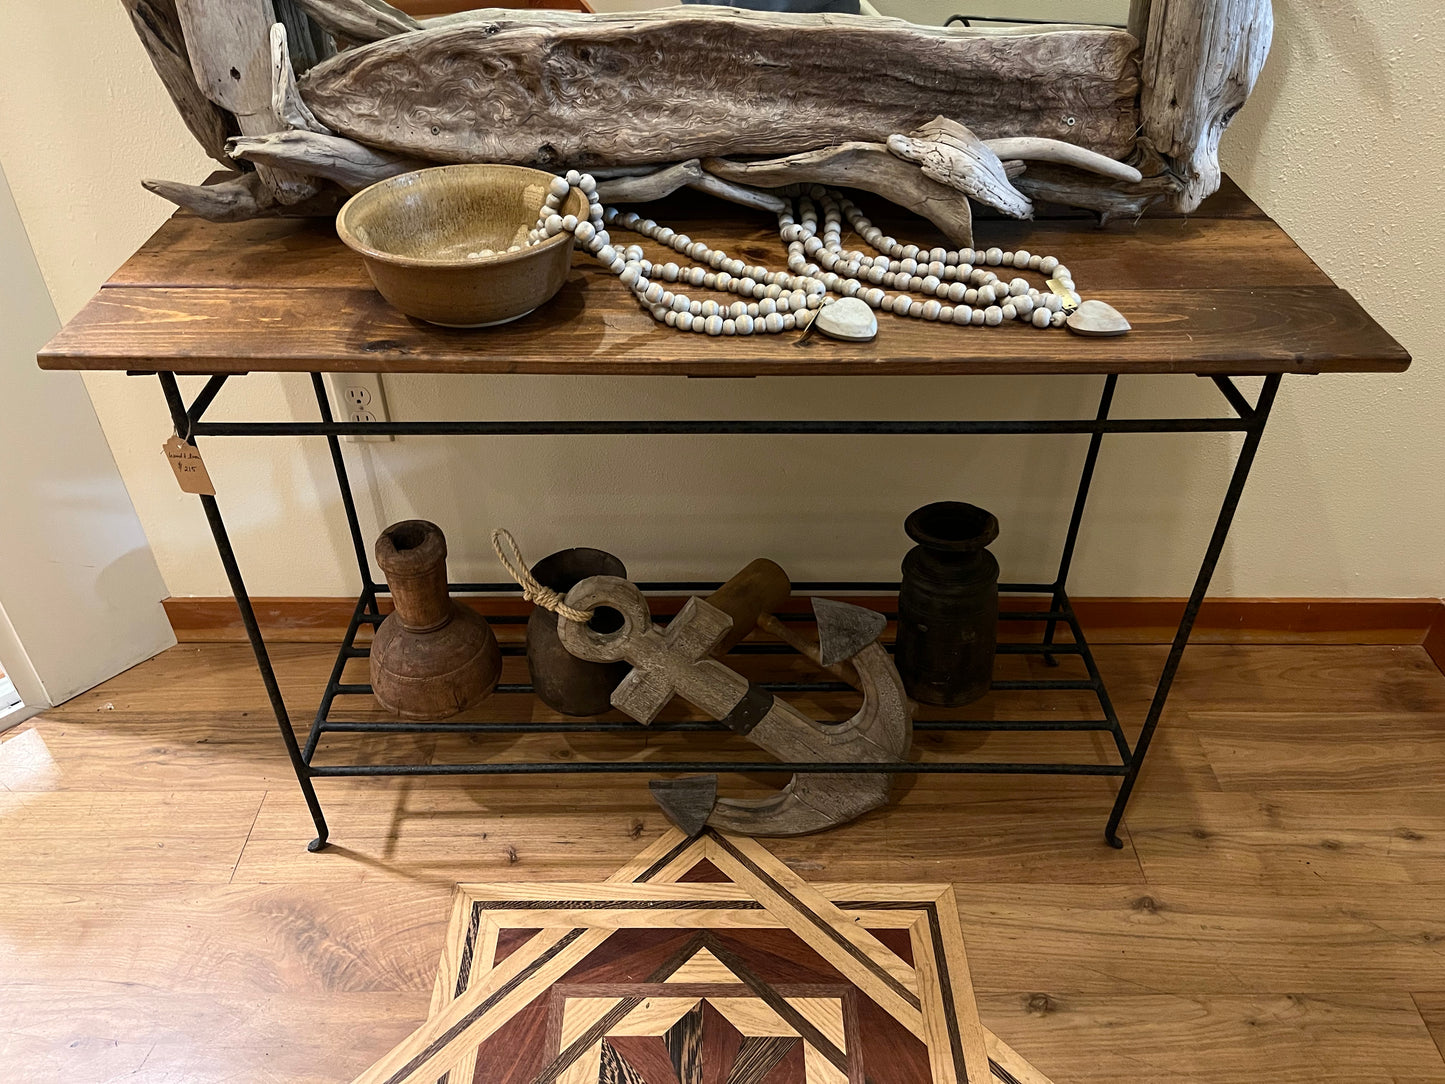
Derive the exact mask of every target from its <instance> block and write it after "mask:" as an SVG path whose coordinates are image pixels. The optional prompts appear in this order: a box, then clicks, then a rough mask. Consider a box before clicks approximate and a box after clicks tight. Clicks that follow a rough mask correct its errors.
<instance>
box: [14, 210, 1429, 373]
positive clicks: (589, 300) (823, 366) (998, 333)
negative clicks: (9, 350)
mask: <svg viewBox="0 0 1445 1084" xmlns="http://www.w3.org/2000/svg"><path fill="white" fill-rule="evenodd" d="M860 206H862V207H863V209H864V211H865V213H874V212H878V213H877V214H876V216H875V218H876V221H877V222H878V223H879V225H880V226H882V227H883V228H884V229H886V230H889V231H891V232H893V233H894V235H895V236H897V237H899V238H907V239H908V240H909V241H910V242H915V243H927V244H929V245H932V244H935V243H940V242H941V238H940V237H939V236H938V235H937V234H936V232H934V231H933V230H932V229H931V227H929V226H927V224H926V223H924V222H923V221H922V220H921V219H915V218H912V217H911V216H907V215H904V214H902V213H900V214H898V215H891V214H885V213H882V212H883V211H884V209H885V207H886V205H884V204H883V202H882V201H881V200H879V199H877V198H873V197H867V196H866V194H865V196H864V197H861V198H860ZM646 213H648V214H650V215H652V216H653V217H655V218H656V219H657V220H658V221H659V222H663V223H665V224H668V225H671V226H673V227H674V228H675V229H678V230H679V231H685V232H687V233H688V234H690V235H691V236H693V237H698V238H703V239H705V240H707V241H708V243H709V244H712V245H713V246H714V247H721V248H723V249H724V250H726V251H727V252H728V253H729V254H731V255H734V256H736V257H737V258H740V259H744V260H748V261H751V262H755V263H761V264H764V265H766V266H769V267H774V268H782V267H783V266H784V264H785V260H784V247H783V245H782V243H781V242H780V241H779V239H778V236H777V232H776V228H775V226H776V224H775V223H774V222H773V221H772V220H771V217H770V216H768V215H766V214H763V213H759V212H755V211H746V210H744V209H742V208H738V207H735V206H733V205H731V204H727V203H723V202H721V201H719V200H715V199H710V198H704V197H699V196H694V195H690V194H689V195H686V196H681V197H673V198H671V199H669V200H666V201H663V202H661V203H658V204H651V205H648V206H647V208H646ZM624 238H625V239H626V240H627V241H628V242H629V243H630V242H632V241H635V240H640V238H637V237H636V235H634V234H630V233H625V232H622V231H618V239H619V240H622V239H624ZM975 242H976V244H978V245H980V246H984V245H997V246H999V247H1001V248H1004V249H1018V248H1026V249H1028V250H1029V251H1030V252H1037V253H1041V254H1045V255H1055V256H1058V257H1059V258H1060V259H1061V260H1062V261H1063V262H1064V263H1066V264H1067V265H1068V266H1069V267H1070V268H1071V269H1072V270H1073V272H1074V277H1075V281H1076V282H1077V283H1078V284H1079V289H1080V291H1081V292H1082V294H1083V295H1084V296H1085V297H1097V298H1099V299H1101V300H1105V301H1108V302H1110V303H1112V304H1113V305H1115V306H1116V307H1117V308H1118V309H1119V310H1120V311H1122V312H1123V313H1124V314H1125V316H1126V317H1127V318H1128V319H1129V320H1130V321H1131V322H1132V324H1133V325H1134V330H1133V331H1132V332H1131V333H1130V334H1128V335H1126V336H1124V337H1123V338H1117V339H1087V338H1082V337H1079V336H1076V335H1072V334H1069V333H1066V332H1062V331H1039V330H1038V329H1036V328H1032V327H1027V326H1024V325H1022V324H1011V325H1008V326H1005V327H1001V328H965V327H955V326H952V325H947V326H940V325H937V324H930V323H925V322H923V321H920V320H911V319H907V318H904V317H899V316H895V315H893V314H891V313H889V314H884V315H881V316H880V318H879V324H880V332H879V335H878V338H877V339H876V340H875V341H874V342H871V343H840V342H832V341H828V340H825V339H823V338H822V337H821V336H812V337H810V338H809V340H808V341H807V342H806V343H805V344H803V345H802V346H798V345H796V340H797V338H798V336H797V335H795V334H787V335H768V336H750V337H746V338H710V337H708V336H705V335H696V334H686V333H682V332H677V331H673V330H670V329H667V328H664V327H662V326H660V325H658V324H656V323H655V322H654V321H653V319H652V317H651V316H650V315H649V314H648V313H646V312H645V311H644V310H643V309H642V308H641V306H640V305H639V304H638V303H637V301H636V300H635V299H634V298H633V297H632V295H631V294H630V292H629V291H627V290H626V289H625V288H624V287H623V286H622V285H621V284H620V283H619V282H618V281H617V280H616V279H615V278H613V277H611V276H610V275H607V274H605V273H604V272H603V271H602V269H601V268H600V267H599V266H598V265H597V264H596V263H595V262H593V261H592V260H591V259H589V258H586V257H583V256H581V255H579V256H578V257H577V259H576V261H575V265H574V267H573V270H572V273H571V275H570V277H569V278H568V281H567V283H566V285H564V286H563V288H562V290H561V292H560V293H559V294H558V295H557V296H556V297H555V298H554V299H553V300H552V301H551V302H549V303H548V304H547V305H544V306H543V307H541V308H540V309H538V310H537V311H536V312H534V313H533V314H531V315H530V316H527V317H525V318H524V319H522V320H519V321H517V322H516V323H513V324H510V325H508V326H505V327H501V328H493V329H488V330H486V331H453V330H446V329H442V328H437V327H433V326H430V325H427V324H423V323H420V322H418V321H414V320H411V319H408V318H407V317H405V316H403V315H402V314H401V313H399V312H397V311H396V310H395V309H393V308H392V307H391V306H390V305H388V304H387V303H386V301H385V300H383V299H382V298H381V297H380V295H378V294H377V293H376V292H375V291H374V290H373V289H372V288H371V284H370V282H369V280H368V278H367V275H366V271H365V269H364V268H363V266H362V264H361V260H360V258H359V257H357V256H356V255H355V254H353V253H352V252H350V251H349V250H348V249H346V248H345V247H343V246H342V245H341V243H340V242H339V241H338V240H337V239H336V236H335V232H334V230H333V228H332V223H331V222H330V221H329V220H312V221H294V220H261V221H253V222H246V223H238V224H226V225H220V224H214V223H209V222H205V221H203V220H201V219H198V218H195V217H192V216H189V215H186V214H179V213H178V214H176V215H175V216H174V217H172V218H171V219H170V220H168V221H167V222H166V223H165V224H164V225H162V226H161V228H160V229H159V230H158V231H157V232H156V234H155V235H154V236H153V237H152V238H151V239H150V240H149V241H147V242H146V243H145V245H143V246H142V247H141V249H140V251H138V252H137V253H136V254H135V255H134V256H132V257H131V259H129V260H128V261H127V262H126V263H125V265H124V266H122V267H121V268H120V270H118V271H117V272H116V273H115V274H114V275H113V276H112V277H111V278H110V280H109V281H108V282H107V283H106V284H105V285H104V287H102V288H101V290H100V291H99V292H98V293H97V294H96V295H95V297H94V298H93V299H92V300H91V301H90V302H89V303H88V304H87V305H86V306H85V308H84V309H82V310H81V312H80V313H79V314H78V315H77V316H76V317H75V319H73V320H71V321H70V323H69V324H68V325H66V327H65V328H64V329H63V330H62V331H61V332H60V334H59V335H58V336H56V338H55V339H54V340H52V341H51V342H50V343H49V344H48V345H47V346H46V347H45V348H44V349H43V350H42V351H41V354H40V364H41V366H42V368H47V369H111V370H115V369H119V370H146V371H150V370H169V371H173V372H177V373H242V372H260V371H266V372H310V371H327V372H383V373H405V372H422V373H553V374H558V373H566V374H587V375H648V374H656V375H672V376H679V375H685V376H694V377H751V376H828V375H900V376H902V375H944V374H974V375H985V374H1029V373H1060V374H1082V373H1121V374H1130V373H1197V374H1231V375H1246V374H1263V373H1326V372H1398V371H1401V370H1403V369H1405V368H1406V367H1408V365H1409V363H1410V357H1409V355H1408V354H1407V353H1406V352H1405V350H1404V348H1402V347H1401V346H1400V345H1399V344H1398V343H1397V342H1396V341H1395V340H1394V339H1393V338H1391V337H1390V335H1389V334H1387V333H1386V332H1385V331H1384V329H1382V328H1381V327H1380V326H1379V325H1378V324H1377V323H1375V321H1374V320H1373V319H1372V318H1371V317H1370V316H1369V314H1368V313H1366V312H1365V311H1364V309H1362V308H1361V307H1360V305H1359V304H1358V302H1356V301H1355V300H1354V299H1353V298H1352V297H1351V296H1350V295H1349V294H1348V293H1347V292H1345V291H1344V290H1342V289H1340V288H1339V287H1337V286H1336V285H1335V284H1334V283H1333V282H1331V281H1330V279H1329V277H1328V276H1327V275H1326V274H1325V273H1324V272H1323V271H1321V270H1320V269H1319V268H1318V267H1317V266H1315V264H1314V262H1313V261H1312V260H1310V258H1309V257H1308V256H1307V255H1305V253H1304V252H1303V251H1302V250H1301V249H1300V248H1299V246H1298V245H1296V244H1295V243H1294V242H1293V241H1292V240H1291V239H1290V237H1289V235H1288V234H1286V233H1285V232H1284V230H1283V229H1281V228H1280V227H1279V226H1278V225H1277V224H1276V223H1275V222H1274V221H1273V220H1271V219H1270V218H1269V217H1268V216H1267V215H1266V214H1265V213H1264V212H1263V211H1261V210H1260V209H1259V208H1258V207H1257V206H1256V205H1255V204H1254V203H1253V202H1252V201H1251V200H1250V199H1249V198H1248V197H1247V196H1245V195H1244V193H1243V192H1241V191H1240V190H1239V189H1238V188H1237V187H1236V186H1235V185H1233V184H1232V183H1229V182H1226V185H1225V187H1224V188H1223V189H1222V190H1221V191H1220V193H1218V194H1217V195H1216V196H1214V197H1213V198H1211V199H1210V200H1209V201H1208V202H1206V203H1205V205H1204V206H1203V207H1202V208H1201V209H1200V210H1199V211H1198V212H1196V213H1195V214H1193V215H1192V216H1189V217H1187V218H1181V217H1146V218H1144V219H1142V220H1141V221H1139V222H1137V223H1134V222H1117V223H1113V224H1111V225H1110V226H1108V227H1104V228H1099V227H1097V226H1096V225H1095V224H1094V223H1093V221H1092V219H1089V218H1085V217H1078V216H1060V217H1040V219H1038V220H1036V221H1032V222H1015V221H1006V220H1000V219H980V220H979V221H978V222H977V223H976V224H975ZM643 247H644V248H645V249H647V250H648V255H649V256H650V257H655V256H656V255H657V254H658V252H659V246H656V245H654V244H652V243H651V242H648V243H646V244H644V246H643ZM1034 277H1037V276H1036V275H1035V276H1034ZM695 292H696V293H698V294H699V296H706V295H705V294H703V293H702V292H701V291H695Z"/></svg>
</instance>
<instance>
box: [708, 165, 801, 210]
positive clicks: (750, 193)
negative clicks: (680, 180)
mask: <svg viewBox="0 0 1445 1084" xmlns="http://www.w3.org/2000/svg"><path fill="white" fill-rule="evenodd" d="M688 187H689V188H693V189H696V190H697V191H699V192H706V193H707V194H708V195H710V196H716V197H717V198H718V199H725V200H727V201H728V202H729V203H736V204H739V205H740V206H743V207H753V208H756V209H757V210H759V211H771V212H773V214H781V213H782V212H783V211H786V210H787V209H788V201H787V200H785V199H783V198H782V197H781V196H775V195H773V193H771V192H760V191H758V190H757V189H756V188H749V187H748V186H747V185H745V184H734V183H733V182H732V181H725V180H723V179H722V178H721V177H714V176H713V175H712V174H711V173H708V172H706V171H704V173H703V175H702V176H701V177H699V178H698V179H697V180H695V181H693V182H692V183H691V184H690V185H688Z"/></svg>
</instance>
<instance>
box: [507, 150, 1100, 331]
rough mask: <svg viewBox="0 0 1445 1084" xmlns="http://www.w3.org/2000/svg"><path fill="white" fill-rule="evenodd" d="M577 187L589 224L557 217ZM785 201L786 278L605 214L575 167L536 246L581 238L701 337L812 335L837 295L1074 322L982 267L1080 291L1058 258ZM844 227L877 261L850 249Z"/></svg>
mask: <svg viewBox="0 0 1445 1084" xmlns="http://www.w3.org/2000/svg"><path fill="white" fill-rule="evenodd" d="M573 189H577V190H579V191H581V192H582V193H583V194H585V195H586V196H587V200H588V214H587V218H586V219H581V220H579V219H578V218H577V217H576V216H575V215H570V214H569V215H564V214H562V213H561V209H562V206H563V204H564V203H565V201H566V199H567V197H568V196H569V195H570V194H571V192H572V190H573ZM781 194H782V195H783V196H785V197H786V198H787V200H788V207H787V209H786V210H784V211H782V212H780V213H779V214H778V233H779V236H780V237H781V238H782V240H783V242H784V243H785V244H786V245H787V246H788V270H787V271H770V270H768V269H767V268H766V267H760V266H753V265H750V264H747V263H744V262H743V261H742V260H738V259H734V258H732V257H730V256H728V254H727V253H725V252H723V251H722V250H721V249H715V248H711V247H709V246H708V245H706V244H704V243H703V242H701V241H694V240H693V239H692V238H690V237H688V236H687V235H686V234H682V233H676V232H675V231H673V230H671V229H669V228H668V227H666V226H659V225H658V224H657V223H656V222H654V221H653V220H652V219H650V218H644V217H642V216H641V215H639V214H638V213H637V212H636V211H626V212H619V211H618V210H617V209H616V208H612V207H603V206H602V200H601V198H600V197H599V196H598V194H597V182H596V180H595V179H593V177H591V176H590V175H589V174H585V173H579V172H578V171H577V170H570V171H569V172H568V173H567V174H566V176H565V177H554V178H553V179H552V183H551V187H550V188H549V189H548V192H547V199H546V202H545V204H544V206H543V208H542V212H541V214H540V215H539V217H538V219H537V224H536V226H534V227H533V229H532V231H531V233H530V234H529V235H528V243H529V244H536V243H538V242H540V241H543V240H545V239H547V238H548V237H555V236H556V235H557V234H559V233H564V232H565V233H571V234H573V236H574V237H576V239H577V244H578V245H580V246H581V247H582V249H583V250H584V251H586V252H588V253H590V254H591V255H592V256H593V257H594V258H596V259H597V261H598V262H599V263H601V264H602V266H603V267H605V268H607V269H608V270H609V271H611V272H612V273H613V274H614V275H616V276H617V277H618V278H619V279H620V280H621V281H622V284H623V285H624V286H626V287H627V288H628V289H630V290H631V291H632V292H633V293H634V294H635V295H636V296H637V298H638V300H639V301H640V302H641V303H642V305H643V307H644V308H646V309H647V310H648V311H649V312H650V313H651V314H652V316H653V318H654V319H655V320H657V321H658V322H659V323H664V324H666V325H667V326H668V327H675V328H677V329H678V330H679V331H693V332H698V333H700V334H705V335H760V334H774V335H775V334H778V333H780V332H784V331H792V330H794V329H798V328H806V327H807V326H808V325H809V324H810V323H811V322H812V320H813V316H814V314H815V313H816V312H817V310H818V309H820V308H822V307H823V306H824V305H826V304H828V303H829V302H830V300H831V299H830V297H829V295H830V294H837V295H839V296H840V297H856V298H858V299H860V300H861V301H863V302H864V303H866V304H867V305H868V306H869V307H871V308H874V309H877V310H879V311H882V312H892V313H896V314H897V315H899V316H909V317H913V318H914V319H921V320H930V321H935V322H937V323H952V324H957V325H960V326H975V327H997V326H999V325H1000V324H1002V323H1004V321H1006V320H1017V321H1021V322H1024V323H1029V324H1032V325H1033V326H1034V327H1037V328H1050V327H1054V328H1057V327H1062V326H1063V325H1064V321H1065V319H1066V318H1067V315H1068V314H1067V312H1066V311H1065V305H1064V298H1063V297H1062V296H1060V295H1059V294H1057V293H1055V292H1053V290H1051V289H1049V290H1040V289H1038V288H1037V287H1035V286H1032V285H1030V283H1029V281H1028V280H1027V279H1025V278H1024V277H1023V276H1022V275H1018V276H1015V277H1014V278H1012V279H1010V280H1009V281H1007V282H1005V281H1004V280H1003V279H1002V278H1001V277H1000V276H999V275H998V273H997V272H994V271H989V270H987V269H986V268H988V267H1000V268H1010V267H1011V268H1014V269H1015V270H1018V271H1034V272H1037V273H1040V274H1042V275H1045V276H1047V277H1048V278H1049V279H1051V280H1052V282H1054V283H1057V284H1058V285H1059V286H1060V287H1062V288H1063V289H1065V290H1068V291H1069V292H1071V293H1072V292H1073V291H1074V279H1073V275H1072V273H1071V272H1070V271H1069V269H1068V268H1067V267H1065V266H1064V265H1063V264H1061V263H1060V262H1059V261H1058V259H1057V258H1056V257H1054V256H1039V255H1036V254H1034V253H1030V252H1027V251H1024V250H1022V249H1020V250H1019V251H1017V252H1005V251H1004V250H1003V249H999V248H990V249H971V248H964V249H945V248H942V247H937V248H931V249H923V248H920V247H919V246H917V245H908V244H903V243H902V242H900V241H898V240H896V239H895V238H893V237H889V236H887V235H885V234H884V233H883V231H882V230H881V229H879V228H878V227H877V226H875V225H874V224H873V223H872V222H871V221H869V220H868V219H867V218H866V217H865V216H864V215H863V213H862V212H861V211H860V210H859V209H858V206H857V204H855V203H854V202H853V201H852V200H851V199H849V198H848V196H846V195H845V194H844V193H842V192H840V191H838V190H837V189H832V188H826V187H824V186H822V185H790V186H789V187H787V188H784V189H782V190H781ZM820 214H821V219H822V235H821V236H819V233H818V224H819V216H820ZM845 219H846V220H847V222H848V224H849V226H851V227H852V229H853V232H854V233H855V234H857V235H858V236H859V237H860V238H862V239H863V241H864V243H865V244H867V245H868V246H869V247H871V248H873V249H874V250H875V253H876V254H875V255H869V254H866V253H864V252H862V251H860V250H856V249H853V250H850V249H845V248H844V247H843V222H844V220H845ZM609 228H618V229H623V230H629V231H631V232H633V233H637V234H640V235H641V236H643V237H646V238H648V239H649V240H651V241H655V242H657V243H658V244H660V245H664V246H666V247H667V248H671V249H673V250H674V251H675V252H677V253H679V254H680V255H682V256H685V257H686V258H687V259H689V260H691V261H693V263H694V264H695V266H690V267H689V266H682V265H680V264H678V263H674V262H671V261H669V262H667V263H654V262H652V261H651V260H648V259H647V258H646V257H645V255H644V253H643V250H642V248H641V246H639V245H628V246H626V247H619V246H616V245H614V244H613V243H612V236H611V234H610V233H609V232H608V229H609ZM674 283H678V284H686V285H690V286H700V287H702V288H703V289H706V290H715V291H718V292H723V293H731V294H735V295H737V296H738V297H740V298H750V299H751V300H740V301H734V302H732V303H731V304H728V303H723V302H717V301H712V300H708V301H695V300H693V299H692V298H690V297H688V296H687V295H686V294H684V293H683V292H682V291H681V290H680V289H674V288H673V286H672V284H674ZM890 290H893V291H896V292H894V293H889V292H888V291H890ZM914 295H922V296H921V297H915V296H914Z"/></svg>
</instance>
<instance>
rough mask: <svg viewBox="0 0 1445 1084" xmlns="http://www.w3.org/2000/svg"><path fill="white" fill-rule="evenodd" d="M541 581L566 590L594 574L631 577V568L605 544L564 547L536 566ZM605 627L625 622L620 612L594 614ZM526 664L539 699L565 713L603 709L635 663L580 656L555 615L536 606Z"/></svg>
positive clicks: (529, 628)
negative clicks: (568, 646)
mask: <svg viewBox="0 0 1445 1084" xmlns="http://www.w3.org/2000/svg"><path fill="white" fill-rule="evenodd" d="M532 575H533V576H535V577H536V578H537V582H538V583H540V584H541V585H542V586H543V587H550V588H551V589H552V590H554V591H560V592H562V593H563V594H564V595H565V594H566V593H567V592H568V591H570V590H571V589H572V588H574V587H576V586H577V585H578V584H579V583H581V582H582V581H583V580H585V579H587V578H588V577H591V576H616V577H618V578H619V579H623V580H625V579H626V578H627V568H626V566H624V565H623V563H622V562H621V561H619V560H618V559H617V558H616V557H614V556H612V554H610V553H607V552H605V551H603V550H594V549H587V548H586V547H579V548H577V549H570V550H560V551H558V552H557V553H554V554H552V555H551V556H549V557H544V558H542V560H540V561H538V562H537V563H536V565H534V566H533V568H532ZM592 626H593V627H594V628H596V629H597V630H598V631H601V632H614V631H616V630H617V629H618V628H620V627H621V616H620V615H619V614H617V613H615V612H613V611H603V612H602V613H599V614H597V615H596V616H595V617H593V618H592ZM527 669H528V670H529V671H531V674H532V688H533V689H534V690H535V691H536V693H537V697H538V699H540V700H541V701H542V703H544V704H546V705H547V706H548V707H550V708H552V709H553V710H554V711H559V712H561V713H562V714H563V715H601V714H602V713H603V712H605V711H609V710H611V708H612V690H613V689H615V688H617V685H618V683H619V682H620V681H621V680H622V679H623V678H625V677H626V676H627V674H628V672H629V671H630V670H631V669H632V667H631V666H630V665H628V664H627V663H625V662H612V663H602V662H588V661H587V660H586V659H579V658H577V656H575V655H573V654H572V653H571V652H570V651H568V650H567V649H566V648H565V647H563V646H562V641H561V640H559V639H558V638H557V615H556V614H554V613H553V612H552V611H551V610H545V609H543V608H542V607H541V606H538V607H537V608H536V609H534V610H533V611H532V614H531V616H530V617H528V618H527Z"/></svg>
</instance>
